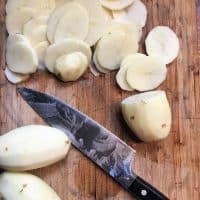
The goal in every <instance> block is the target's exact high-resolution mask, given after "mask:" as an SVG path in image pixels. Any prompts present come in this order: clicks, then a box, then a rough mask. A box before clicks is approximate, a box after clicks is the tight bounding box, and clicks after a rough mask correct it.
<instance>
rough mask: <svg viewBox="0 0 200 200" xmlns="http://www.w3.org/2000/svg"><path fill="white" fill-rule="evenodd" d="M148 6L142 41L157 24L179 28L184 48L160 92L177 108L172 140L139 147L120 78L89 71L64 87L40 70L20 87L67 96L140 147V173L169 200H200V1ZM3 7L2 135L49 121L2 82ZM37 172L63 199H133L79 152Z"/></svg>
mask: <svg viewBox="0 0 200 200" xmlns="http://www.w3.org/2000/svg"><path fill="white" fill-rule="evenodd" d="M144 2H145V3H146V5H147V7H148V11H149V16H148V23H147V26H146V28H145V30H144V33H145V34H144V36H145V35H146V33H147V32H148V31H149V30H151V28H152V27H153V26H155V25H158V24H162V25H168V26H170V27H172V28H173V29H174V30H175V32H176V33H177V35H178V37H179V39H180V44H181V52H180V55H179V57H178V59H177V60H176V61H175V62H173V63H172V64H171V65H170V66H169V67H168V77H167V81H165V83H164V84H163V85H162V86H161V87H160V88H161V89H165V90H166V91H167V95H168V99H169V102H170V105H171V108H172V111H173V125H172V129H171V134H170V136H169V137H168V138H167V139H166V140H164V141H161V142H158V143H152V144H142V143H136V142H135V141H134V140H133V138H132V137H130V135H131V132H130V130H129V129H128V128H127V126H126V125H125V123H124V121H123V120H122V117H121V114H120V109H119V105H120V101H121V100H122V99H123V98H125V97H126V96H129V95H131V93H127V92H122V91H121V90H120V89H118V87H117V86H116V83H115V81H114V80H115V79H114V77H115V73H112V74H107V75H102V76H101V77H94V76H93V75H92V74H90V73H89V72H88V73H87V74H86V75H85V76H84V78H82V79H81V80H80V81H78V82H76V83H67V84H66V83H61V82H59V81H57V80H56V79H55V78H54V77H53V76H52V75H51V74H48V73H46V72H37V73H36V74H34V75H33V76H32V78H31V79H30V80H29V81H27V82H26V83H24V84H22V85H23V86H26V87H30V88H34V89H37V90H40V91H43V92H47V93H49V94H52V95H56V96H57V97H59V98H62V99H63V100H65V101H67V102H69V103H70V104H72V105H73V106H75V107H77V108H79V109H80V110H81V111H83V112H85V113H86V114H88V115H89V116H91V117H92V118H94V119H95V120H96V121H98V122H100V123H101V124H102V125H104V126H105V127H106V128H108V129H110V130H111V131H113V132H114V133H115V134H116V135H117V136H119V137H120V138H122V139H123V140H124V141H125V142H127V143H128V144H129V145H131V146H132V147H134V148H135V149H136V150H137V157H136V159H135V164H134V166H135V171H136V172H137V173H138V174H139V175H141V176H142V177H144V178H145V179H146V180H147V181H149V182H150V183H152V184H153V185H155V186H156V187H158V188H159V189H160V190H161V191H163V192H164V193H166V194H167V195H168V196H169V197H170V199H172V200H199V199H200V148H199V144H200V74H199V55H200V25H199V29H198V26H197V13H198V12H197V11H198V10H199V9H198V5H199V6H200V3H199V2H195V1H194V0H152V1H149V0H145V1H144ZM4 6H5V2H4V0H0V133H1V134H3V133H5V132H7V131H9V130H11V129H13V128H16V127H19V126H23V125H27V124H45V123H44V122H43V121H42V120H41V119H40V118H39V117H38V116H37V115H36V114H35V113H34V112H33V111H32V110H31V109H30V107H29V106H28V105H27V104H26V103H25V102H24V101H23V100H22V98H21V97H20V96H19V95H18V94H17V93H16V86H13V85H11V84H10V83H8V82H7V81H6V79H5V77H4V74H3V68H4V67H5V40H6V31H5V24H4V21H5V18H4V17H5V11H4ZM199 14H200V10H199ZM199 16H200V15H199ZM199 20H200V17H199ZM199 23H200V22H199ZM198 30H199V32H198ZM198 33H199V34H198ZM143 40H144V37H143ZM141 44H143V41H142V42H141ZM141 46H142V45H141ZM141 49H142V48H141ZM33 173H34V174H36V175H38V176H40V177H41V178H43V179H44V180H46V181H47V182H48V183H49V184H50V185H51V186H52V187H53V188H54V189H55V190H56V192H57V193H58V194H59V195H60V197H61V199H62V200H94V199H97V200H122V199H123V200H130V199H132V197H130V196H129V194H128V193H126V192H125V191H124V190H123V189H122V188H121V187H120V186H119V185H118V184H116V183H114V182H113V180H111V178H109V177H108V176H107V175H105V174H104V173H103V172H102V171H101V170H100V169H99V168H98V167H96V166H95V165H94V164H93V163H91V162H90V161H89V160H88V159H86V158H85V157H84V156H83V155H81V154H80V153H79V152H78V151H77V150H76V149H74V148H73V147H72V148H71V150H70V153H69V155H68V156H67V158H66V159H65V160H63V161H62V162H60V163H57V164H55V165H53V166H50V167H47V168H43V169H40V170H35V171H33Z"/></svg>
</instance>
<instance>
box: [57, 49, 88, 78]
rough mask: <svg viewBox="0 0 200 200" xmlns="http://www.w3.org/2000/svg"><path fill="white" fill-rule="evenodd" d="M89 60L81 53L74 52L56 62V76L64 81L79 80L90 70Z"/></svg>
mask: <svg viewBox="0 0 200 200" xmlns="http://www.w3.org/2000/svg"><path fill="white" fill-rule="evenodd" d="M88 64H89V63H88V59H87V57H86V56H85V55H84V54H83V53H81V52H74V53H70V54H67V55H64V56H61V57H59V58H58V59H57V60H56V66H55V70H54V71H55V74H56V75H57V77H58V78H59V79H61V80H62V81H65V82H67V81H76V80H78V79H79V78H80V77H81V76H82V75H83V74H84V72H85V71H86V69H87V68H88Z"/></svg>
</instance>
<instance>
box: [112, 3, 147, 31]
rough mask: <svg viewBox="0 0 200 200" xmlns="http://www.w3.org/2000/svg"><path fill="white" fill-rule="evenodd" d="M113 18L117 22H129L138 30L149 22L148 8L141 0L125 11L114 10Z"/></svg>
mask: <svg viewBox="0 0 200 200" xmlns="http://www.w3.org/2000/svg"><path fill="white" fill-rule="evenodd" d="M112 12H113V17H114V19H117V20H127V21H129V22H131V23H133V24H135V25H136V26H137V27H138V28H143V27H144V26H145V24H146V21H147V8H146V6H145V5H144V3H142V2H141V1H140V0H134V2H133V3H132V4H131V5H130V6H129V7H127V8H125V9H123V10H113V11H112Z"/></svg>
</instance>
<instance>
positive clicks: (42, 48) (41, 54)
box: [34, 41, 49, 70]
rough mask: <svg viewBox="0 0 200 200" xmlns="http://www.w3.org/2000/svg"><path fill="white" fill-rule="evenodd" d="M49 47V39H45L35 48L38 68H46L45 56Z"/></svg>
mask: <svg viewBox="0 0 200 200" xmlns="http://www.w3.org/2000/svg"><path fill="white" fill-rule="evenodd" d="M48 47H49V42H48V41H43V42H40V43H38V44H37V45H36V46H35V47H34V48H35V51H36V54H37V57H38V61H39V64H38V68H39V69H42V70H44V69H45V62H44V58H45V55H46V50H47V48H48Z"/></svg>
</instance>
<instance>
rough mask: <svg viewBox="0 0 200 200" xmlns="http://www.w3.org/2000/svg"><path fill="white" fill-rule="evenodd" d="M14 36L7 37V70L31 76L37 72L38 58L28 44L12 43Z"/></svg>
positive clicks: (23, 42) (24, 42)
mask: <svg viewBox="0 0 200 200" xmlns="http://www.w3.org/2000/svg"><path fill="white" fill-rule="evenodd" d="M15 38H19V37H17V36H16V35H11V36H9V37H8V40H7V46H6V62H7V66H8V68H9V69H10V70H11V71H13V72H15V73H20V74H31V73H34V72H35V71H36V70H37V65H38V58H37V55H36V52H35V50H34V49H33V48H32V46H31V45H30V43H29V42H27V41H22V42H19V41H17V39H16V41H17V42H14V41H15Z"/></svg>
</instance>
